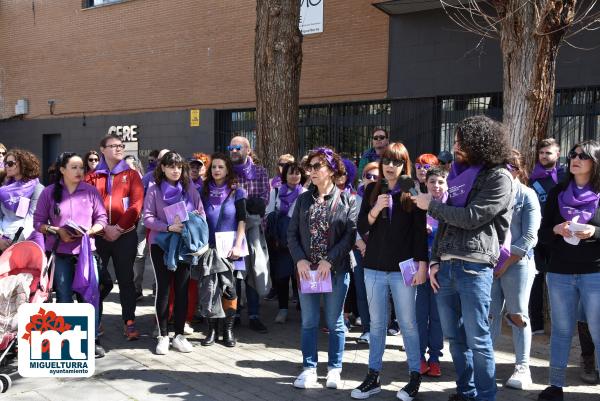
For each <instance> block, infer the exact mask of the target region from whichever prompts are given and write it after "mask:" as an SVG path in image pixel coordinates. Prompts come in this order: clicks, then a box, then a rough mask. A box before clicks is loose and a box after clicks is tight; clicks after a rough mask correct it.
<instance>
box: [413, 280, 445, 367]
mask: <svg viewBox="0 0 600 401" xmlns="http://www.w3.org/2000/svg"><path fill="white" fill-rule="evenodd" d="M417 327H418V328H419V339H420V342H421V347H420V351H419V352H420V355H421V359H425V351H427V348H429V362H436V363H439V361H440V354H441V353H442V348H444V335H443V333H442V323H440V314H439V313H438V308H437V303H436V302H435V294H434V293H433V290H432V288H431V283H430V282H429V280H427V281H426V282H425V283H423V284H421V285H419V286H417Z"/></svg>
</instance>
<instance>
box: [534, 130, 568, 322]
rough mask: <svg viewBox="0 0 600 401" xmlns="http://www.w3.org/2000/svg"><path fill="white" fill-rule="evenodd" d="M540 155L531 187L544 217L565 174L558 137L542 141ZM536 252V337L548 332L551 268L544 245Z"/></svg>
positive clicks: (537, 248) (539, 147) (538, 147)
mask: <svg viewBox="0 0 600 401" xmlns="http://www.w3.org/2000/svg"><path fill="white" fill-rule="evenodd" d="M537 152H538V162H537V163H536V164H535V167H534V168H533V171H532V172H531V176H530V177H529V186H530V187H531V188H533V190H534V191H535V193H536V194H537V196H538V200H539V201H540V206H541V207H542V216H543V215H544V205H545V204H546V197H547V196H548V193H549V192H550V190H551V189H552V188H554V187H555V186H556V184H558V183H559V182H560V181H562V180H563V178H564V175H565V171H564V169H563V168H562V167H560V166H559V164H558V158H559V156H560V146H559V145H558V142H556V140H555V139H554V138H547V139H543V140H541V141H540V142H539V143H538V146H537ZM534 252H535V267H536V268H537V270H538V274H537V275H536V276H535V279H534V280H533V287H531V296H530V298H529V319H530V322H531V332H532V333H533V334H541V333H543V332H544V282H545V279H544V277H545V273H544V272H545V271H546V266H547V265H548V251H547V250H545V249H544V245H542V244H541V243H538V244H537V245H536V247H535V249H534Z"/></svg>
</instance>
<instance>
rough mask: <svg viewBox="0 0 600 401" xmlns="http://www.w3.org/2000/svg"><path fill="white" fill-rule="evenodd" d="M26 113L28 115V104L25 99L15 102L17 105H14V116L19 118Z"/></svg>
mask: <svg viewBox="0 0 600 401" xmlns="http://www.w3.org/2000/svg"><path fill="white" fill-rule="evenodd" d="M27 113H29V102H28V101H27V99H19V100H17V104H15V114H16V115H18V116H19V115H22V114H27Z"/></svg>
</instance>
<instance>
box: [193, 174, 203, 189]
mask: <svg viewBox="0 0 600 401" xmlns="http://www.w3.org/2000/svg"><path fill="white" fill-rule="evenodd" d="M191 181H192V185H193V186H194V188H196V190H197V191H198V192H200V191H201V190H202V187H203V186H204V181H202V177H198V179H196V180H194V179H192V180H191Z"/></svg>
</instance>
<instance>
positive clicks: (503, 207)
mask: <svg viewBox="0 0 600 401" xmlns="http://www.w3.org/2000/svg"><path fill="white" fill-rule="evenodd" d="M372 141H373V147H372V148H371V149H368V150H367V151H366V152H365V153H364V154H363V155H362V157H361V159H360V162H359V163H358V167H357V166H356V164H355V163H354V161H353V160H351V159H348V158H344V157H342V156H341V155H340V154H338V153H336V152H335V151H334V150H333V149H331V148H329V147H319V148H316V149H313V150H311V151H310V152H309V153H308V154H307V155H306V156H304V157H303V158H302V160H301V161H297V160H296V158H295V157H294V156H293V155H289V154H286V155H281V156H280V157H279V159H278V171H277V172H276V174H275V176H274V177H269V174H268V172H267V170H266V169H265V168H264V167H262V166H261V165H260V163H259V162H258V159H257V158H256V156H255V155H254V153H253V151H252V149H251V146H250V143H249V141H248V140H247V139H246V138H245V137H242V136H236V137H234V138H232V139H231V142H230V144H229V146H227V152H226V153H215V154H213V155H206V154H203V153H195V154H193V155H191V157H189V158H185V157H184V156H183V155H181V154H179V153H177V152H173V151H170V150H168V149H163V150H161V151H159V150H155V151H152V152H151V153H150V155H149V160H148V165H147V166H146V169H145V170H146V171H144V168H143V166H142V165H141V163H140V162H139V160H138V159H137V158H136V157H135V156H126V155H125V153H124V148H125V146H124V144H123V143H122V141H121V139H120V137H118V136H116V135H108V136H106V137H104V138H102V140H101V142H100V144H99V145H100V146H99V151H95V150H90V151H89V152H88V153H86V155H85V156H84V157H83V158H82V157H81V156H79V155H77V154H76V153H72V152H64V153H62V154H61V155H60V156H59V157H58V159H57V161H56V163H55V164H54V166H53V169H52V171H50V172H49V173H50V174H49V175H50V177H51V180H52V181H51V182H50V183H48V184H49V185H47V186H46V187H44V186H43V185H42V184H41V183H40V163H39V160H38V159H37V157H36V156H35V155H34V154H32V153H31V152H28V151H26V150H20V149H10V150H7V149H6V148H5V147H4V146H3V145H1V144H0V163H2V166H1V167H2V170H0V171H1V173H2V177H1V179H2V182H3V185H2V186H0V231H1V235H2V237H1V238H0V251H3V250H5V249H6V248H7V247H8V246H10V244H11V243H13V242H18V241H22V240H26V239H28V240H32V241H36V242H37V243H38V244H40V246H42V247H43V248H44V249H45V250H46V251H47V252H53V253H55V255H56V257H55V263H54V267H53V269H54V289H55V291H56V301H57V302H63V303H67V302H74V296H75V298H76V299H77V301H78V302H89V303H91V304H92V305H93V306H94V307H95V310H96V333H97V338H96V357H103V356H104V354H105V350H104V348H103V347H102V345H101V342H100V337H101V336H102V335H103V334H104V330H103V327H102V302H103V300H104V299H105V298H106V296H107V295H108V294H109V293H110V291H111V290H112V288H113V278H112V277H111V274H110V273H109V271H108V266H109V263H110V262H111V261H112V265H113V266H114V272H115V275H116V279H117V281H116V282H117V283H118V286H119V300H120V304H121V310H122V316H121V317H122V320H123V333H124V337H125V339H126V340H129V341H132V340H136V339H137V338H138V337H139V335H140V333H139V330H138V328H137V327H136V322H135V321H136V302H137V301H138V300H139V299H141V298H142V297H143V291H142V280H143V275H144V266H145V260H146V258H147V257H148V255H149V258H150V261H151V265H152V266H153V270H154V278H155V279H154V286H153V295H154V297H155V307H156V327H157V328H156V333H155V336H156V338H157V344H156V349H155V352H156V354H158V355H165V354H168V353H169V350H170V349H171V348H173V349H175V350H177V351H179V352H191V351H192V350H193V346H192V345H191V344H190V342H188V340H187V339H186V336H187V335H189V334H191V333H193V330H194V329H193V328H192V324H191V323H192V321H193V320H194V319H195V318H196V316H201V317H202V318H204V319H205V321H206V325H207V329H206V331H205V333H204V334H205V337H204V339H203V340H202V341H201V345H202V346H211V345H213V344H215V343H216V342H218V341H219V337H220V336H222V344H223V345H225V346H227V347H235V346H236V342H237V340H236V337H235V335H234V328H235V327H236V326H237V325H239V324H240V321H241V313H240V312H241V307H242V304H244V305H245V308H246V310H247V314H248V326H249V328H250V329H252V330H254V331H257V332H260V333H266V332H267V330H268V329H267V327H266V326H265V324H264V323H263V322H262V321H261V313H260V300H261V298H262V297H265V298H266V299H277V301H278V305H279V311H278V313H277V315H276V317H275V323H278V324H285V322H286V321H287V318H288V310H289V306H290V303H294V302H297V303H298V304H297V308H298V309H299V310H300V314H301V318H302V324H301V342H300V345H299V348H300V350H301V353H302V371H301V373H300V374H299V376H298V377H297V378H296V379H295V380H294V383H293V385H294V387H296V388H301V389H305V388H311V387H314V386H315V385H317V382H318V376H317V364H318V352H317V349H318V347H317V342H318V338H319V332H320V331H325V332H327V333H328V361H327V368H328V370H327V377H326V386H327V387H328V388H334V389H335V388H339V387H341V380H342V379H341V377H342V365H343V353H344V347H345V343H346V333H347V332H348V329H349V327H350V326H351V325H355V326H360V327H361V335H360V336H359V337H358V338H357V339H356V341H357V342H358V343H360V344H368V347H369V362H368V367H367V373H366V376H365V379H364V381H363V382H362V383H361V384H360V385H359V386H358V387H357V388H355V389H354V390H352V392H351V394H350V395H351V397H352V398H355V399H366V398H369V397H370V396H372V395H375V394H377V393H379V392H380V391H381V373H382V372H381V371H382V367H383V364H382V359H383V354H384V352H385V348H386V347H385V346H386V337H387V335H389V334H391V333H392V334H396V333H398V332H400V333H401V335H402V338H403V346H404V349H405V351H406V356H407V368H408V370H407V373H408V374H407V376H406V378H407V383H406V385H404V386H403V387H402V388H401V389H400V390H399V391H398V393H397V398H398V399H400V400H404V401H410V400H413V399H414V397H415V396H416V395H417V394H418V392H419V387H420V384H421V380H422V377H423V376H424V375H427V376H430V377H434V378H435V377H439V376H441V367H440V362H439V358H440V356H441V355H442V349H443V346H444V342H443V338H444V337H445V338H446V339H447V341H448V343H449V352H450V355H451V357H452V360H453V363H454V370H455V375H456V393H455V394H453V395H451V396H450V398H449V400H450V401H465V400H480V401H483V400H486V401H493V400H495V399H496V391H497V389H496V364H495V359H494V346H495V344H496V342H497V339H498V336H499V334H500V332H501V328H502V323H503V322H505V324H507V325H508V326H509V327H510V329H511V330H512V342H513V347H514V355H515V368H514V372H513V374H512V375H511V376H510V377H509V378H507V380H506V384H505V385H506V386H508V387H513V388H516V389H522V390H526V389H528V388H530V386H531V384H532V379H531V373H530V369H529V358H530V348H531V341H532V335H534V334H538V333H542V332H544V330H545V328H544V322H545V318H544V315H543V314H544V306H543V300H544V298H545V295H544V291H545V289H547V290H546V291H547V299H548V300H549V303H550V305H549V310H550V324H551V336H550V355H549V360H550V369H549V386H548V387H547V388H546V389H545V390H543V391H542V392H541V393H540V394H539V396H538V399H539V400H547V401H559V400H562V399H563V387H564V386H565V385H566V382H565V371H566V367H567V361H568V357H569V353H570V349H571V340H572V335H573V332H574V329H575V327H577V329H578V333H579V338H580V343H581V350H582V355H581V357H582V365H583V369H582V373H581V379H582V380H583V381H585V382H586V383H589V384H597V383H598V382H599V379H598V360H600V352H599V349H600V348H598V345H600V210H599V209H598V203H599V200H600V143H599V142H597V141H594V140H588V141H584V142H581V143H578V144H576V145H575V146H573V147H572V148H571V149H569V152H568V153H567V163H566V165H565V168H562V167H561V166H560V163H559V155H560V148H559V145H558V143H557V142H556V141H555V140H554V139H551V138H549V139H544V140H542V141H540V142H539V144H538V149H537V152H538V160H537V163H536V164H535V167H534V168H533V169H532V170H531V171H528V170H529V169H528V167H527V166H526V164H525V162H524V160H523V157H522V155H521V154H520V153H519V152H518V151H516V150H514V149H511V147H510V146H509V142H508V134H507V132H506V128H505V127H504V126H503V124H501V123H499V122H497V121H494V120H492V119H490V118H488V117H484V116H475V117H469V118H466V119H465V120H463V121H462V122H460V123H459V124H458V125H457V127H456V131H455V136H454V145H453V149H452V153H450V152H449V151H443V152H441V153H440V154H439V155H437V156H436V155H434V154H429V153H427V154H421V155H418V156H417V157H414V159H413V160H414V162H413V160H411V156H410V155H409V152H408V150H407V149H406V147H405V146H404V145H403V144H402V143H400V142H395V143H390V141H389V135H388V133H387V131H386V130H384V129H376V130H374V132H373V133H372ZM73 227H78V228H79V229H78V230H74V229H73ZM19 228H23V230H19ZM15 236H18V238H15ZM90 250H91V251H92V252H93V253H90V252H88V251H90ZM90 255H91V256H90ZM82 271H87V272H92V275H93V276H94V277H95V280H91V283H88V286H87V287H85V288H82V287H81V285H78V284H77V282H78V280H76V277H77V276H78V275H80V274H81V273H82ZM90 286H91V287H93V288H90ZM243 289H244V291H242V290H243ZM242 294H245V299H244V300H240V299H239V297H240V296H241V295H242ZM321 311H322V312H323V321H324V324H325V327H320V317H321ZM170 325H172V326H171V327H172V328H170ZM171 330H172V331H174V334H175V335H174V337H173V338H172V339H171V338H169V331H171Z"/></svg>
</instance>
